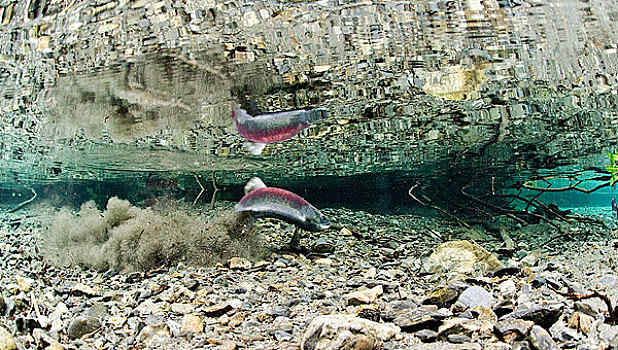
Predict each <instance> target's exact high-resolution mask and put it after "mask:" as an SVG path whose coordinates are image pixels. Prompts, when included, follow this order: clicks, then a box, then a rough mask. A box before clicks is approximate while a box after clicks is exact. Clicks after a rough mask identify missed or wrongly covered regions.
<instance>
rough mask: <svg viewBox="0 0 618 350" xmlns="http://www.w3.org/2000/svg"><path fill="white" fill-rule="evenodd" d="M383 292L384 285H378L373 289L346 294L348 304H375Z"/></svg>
mask: <svg viewBox="0 0 618 350" xmlns="http://www.w3.org/2000/svg"><path fill="white" fill-rule="evenodd" d="M382 293H383V289H382V286H381V285H377V286H375V287H373V288H371V289H365V290H359V291H356V292H352V293H350V294H348V295H346V296H345V299H346V300H347V303H348V305H361V304H374V303H375V302H376V300H378V297H379V296H380V295H382Z"/></svg>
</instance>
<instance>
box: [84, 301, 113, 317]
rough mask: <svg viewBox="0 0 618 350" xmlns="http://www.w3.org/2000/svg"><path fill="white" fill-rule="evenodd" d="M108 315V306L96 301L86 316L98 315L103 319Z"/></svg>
mask: <svg viewBox="0 0 618 350" xmlns="http://www.w3.org/2000/svg"><path fill="white" fill-rule="evenodd" d="M107 315H108V312H107V306H105V305H104V304H101V303H94V304H93V305H92V306H91V307H90V308H89V309H88V311H86V316H92V317H96V318H98V319H101V318H103V317H105V316H107Z"/></svg>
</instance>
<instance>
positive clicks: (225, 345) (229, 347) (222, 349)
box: [206, 338, 238, 350]
mask: <svg viewBox="0 0 618 350" xmlns="http://www.w3.org/2000/svg"><path fill="white" fill-rule="evenodd" d="M206 341H207V342H208V343H210V344H213V345H218V346H217V347H216V349H217V350H236V349H237V348H238V346H237V345H236V343H235V342H234V341H232V340H219V339H214V338H208V339H206Z"/></svg>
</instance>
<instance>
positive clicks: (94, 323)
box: [67, 316, 101, 339]
mask: <svg viewBox="0 0 618 350" xmlns="http://www.w3.org/2000/svg"><path fill="white" fill-rule="evenodd" d="M100 327H101V323H100V322H99V320H98V319H97V318H95V317H92V316H79V317H77V318H75V319H73V320H72V321H71V323H70V324H69V328H68V329H67V334H68V336H69V338H70V339H79V338H81V337H83V336H84V335H86V334H89V333H92V332H94V331H96V330H97V329H99V328H100Z"/></svg>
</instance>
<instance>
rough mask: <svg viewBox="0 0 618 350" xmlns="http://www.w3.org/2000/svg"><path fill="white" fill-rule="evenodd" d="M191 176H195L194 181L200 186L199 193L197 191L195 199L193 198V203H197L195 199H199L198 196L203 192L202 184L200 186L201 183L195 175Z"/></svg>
mask: <svg viewBox="0 0 618 350" xmlns="http://www.w3.org/2000/svg"><path fill="white" fill-rule="evenodd" d="M193 177H195V181H196V182H197V184H198V185H199V186H200V193H198V194H197V197H195V199H194V200H193V205H195V203H197V200H198V199H200V197H201V196H202V193H204V186H202V183H201V182H200V180H199V179H198V178H197V175H193Z"/></svg>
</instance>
